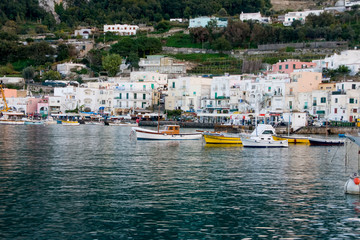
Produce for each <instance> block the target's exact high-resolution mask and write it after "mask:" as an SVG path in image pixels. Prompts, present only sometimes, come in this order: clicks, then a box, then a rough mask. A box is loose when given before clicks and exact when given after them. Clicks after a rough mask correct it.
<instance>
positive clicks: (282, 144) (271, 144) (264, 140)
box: [241, 137, 289, 148]
mask: <svg viewBox="0 0 360 240" xmlns="http://www.w3.org/2000/svg"><path fill="white" fill-rule="evenodd" d="M241 141H242V144H243V146H244V147H252V148H287V147H288V146H289V144H288V140H282V141H275V140H274V139H273V138H272V137H259V138H257V139H252V138H250V139H245V138H243V139H241Z"/></svg>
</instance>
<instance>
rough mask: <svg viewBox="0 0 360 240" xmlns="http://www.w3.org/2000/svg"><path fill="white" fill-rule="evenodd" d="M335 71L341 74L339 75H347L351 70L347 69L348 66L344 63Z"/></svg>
mask: <svg viewBox="0 0 360 240" xmlns="http://www.w3.org/2000/svg"><path fill="white" fill-rule="evenodd" d="M336 71H337V72H338V73H339V74H341V75H347V74H349V73H350V72H351V71H350V69H349V67H347V66H345V65H340V66H339V67H338V68H337V69H336Z"/></svg>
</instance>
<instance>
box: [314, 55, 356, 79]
mask: <svg viewBox="0 0 360 240" xmlns="http://www.w3.org/2000/svg"><path fill="white" fill-rule="evenodd" d="M313 62H315V63H316V64H317V67H318V68H320V69H321V70H322V69H325V68H327V69H337V68H339V67H340V66H341V65H344V66H347V67H348V68H349V69H350V75H355V74H356V73H358V72H359V70H360V50H346V51H343V52H341V53H340V54H336V53H335V54H334V55H332V56H330V57H326V58H325V59H322V60H314V61H313Z"/></svg>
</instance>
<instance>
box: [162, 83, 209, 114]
mask: <svg viewBox="0 0 360 240" xmlns="http://www.w3.org/2000/svg"><path fill="white" fill-rule="evenodd" d="M168 82H169V83H168V96H166V97H165V109H167V110H175V109H181V110H183V111H192V112H196V111H197V110H199V109H201V108H202V106H201V100H202V99H206V98H210V87H211V79H209V78H200V77H180V78H177V79H169V80H168Z"/></svg>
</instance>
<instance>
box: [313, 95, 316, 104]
mask: <svg viewBox="0 0 360 240" xmlns="http://www.w3.org/2000/svg"><path fill="white" fill-rule="evenodd" d="M313 106H316V97H314V100H313Z"/></svg>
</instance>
